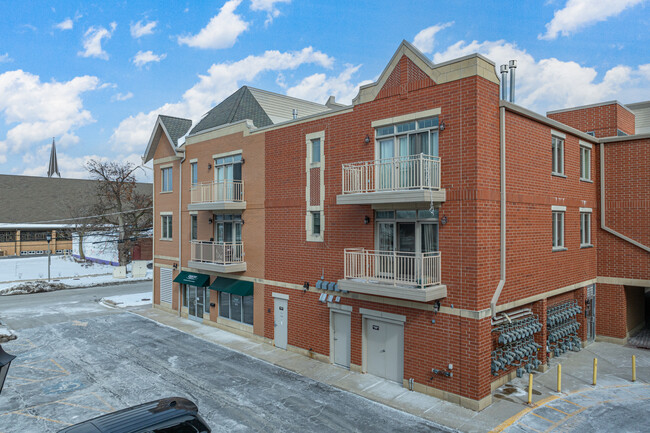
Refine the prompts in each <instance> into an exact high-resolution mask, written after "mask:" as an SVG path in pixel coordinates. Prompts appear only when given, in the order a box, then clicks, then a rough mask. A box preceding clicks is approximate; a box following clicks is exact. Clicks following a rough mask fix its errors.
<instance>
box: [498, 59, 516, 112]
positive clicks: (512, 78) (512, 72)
mask: <svg viewBox="0 0 650 433" xmlns="http://www.w3.org/2000/svg"><path fill="white" fill-rule="evenodd" d="M502 67H503V66H502ZM508 67H509V68H510V102H512V103H513V104H514V103H515V69H517V61H516V60H510V61H509V62H508ZM504 99H505V98H504Z"/></svg>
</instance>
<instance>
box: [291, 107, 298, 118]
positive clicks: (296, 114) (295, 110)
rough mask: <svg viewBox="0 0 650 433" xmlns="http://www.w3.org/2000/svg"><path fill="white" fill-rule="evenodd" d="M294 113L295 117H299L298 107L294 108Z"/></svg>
mask: <svg viewBox="0 0 650 433" xmlns="http://www.w3.org/2000/svg"><path fill="white" fill-rule="evenodd" d="M292 113H293V118H294V119H297V118H298V109H297V108H294V109H293V112H292Z"/></svg>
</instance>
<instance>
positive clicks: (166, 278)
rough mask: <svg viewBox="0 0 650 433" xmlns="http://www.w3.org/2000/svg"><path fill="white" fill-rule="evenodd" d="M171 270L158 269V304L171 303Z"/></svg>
mask: <svg viewBox="0 0 650 433" xmlns="http://www.w3.org/2000/svg"><path fill="white" fill-rule="evenodd" d="M172 284H173V282H172V270H171V269H167V268H160V302H166V303H168V304H171V303H172Z"/></svg>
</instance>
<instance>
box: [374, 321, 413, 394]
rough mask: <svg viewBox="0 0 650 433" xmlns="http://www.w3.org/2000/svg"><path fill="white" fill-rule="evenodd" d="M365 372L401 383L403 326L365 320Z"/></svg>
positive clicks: (402, 375)
mask: <svg viewBox="0 0 650 433" xmlns="http://www.w3.org/2000/svg"><path fill="white" fill-rule="evenodd" d="M366 344H367V346H366V350H367V360H368V362H367V371H368V373H370V374H374V375H375V376H379V377H383V378H386V379H389V380H394V381H395V382H399V383H402V379H403V377H404V326H403V325H401V324H396V323H393V322H387V321H383V320H377V319H366Z"/></svg>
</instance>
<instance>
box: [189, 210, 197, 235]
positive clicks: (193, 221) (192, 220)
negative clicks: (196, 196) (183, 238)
mask: <svg viewBox="0 0 650 433" xmlns="http://www.w3.org/2000/svg"><path fill="white" fill-rule="evenodd" d="M197 232H198V223H197V216H196V215H190V240H192V241H195V240H197V239H198V235H197Z"/></svg>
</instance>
